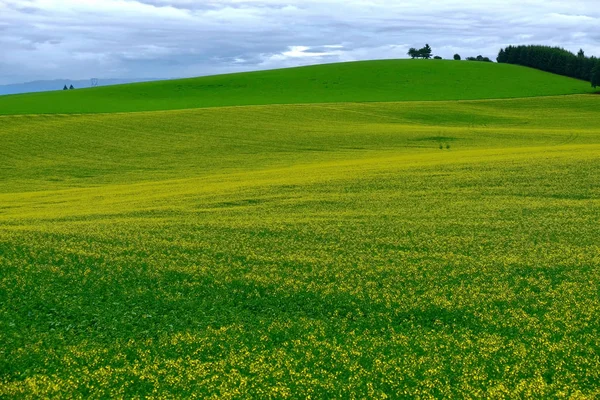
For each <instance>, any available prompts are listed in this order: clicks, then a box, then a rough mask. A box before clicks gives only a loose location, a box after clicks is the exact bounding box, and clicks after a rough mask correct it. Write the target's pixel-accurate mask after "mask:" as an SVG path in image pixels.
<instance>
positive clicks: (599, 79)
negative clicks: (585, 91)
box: [592, 61, 600, 89]
mask: <svg viewBox="0 0 600 400" xmlns="http://www.w3.org/2000/svg"><path fill="white" fill-rule="evenodd" d="M598 86H600V61H597V62H596V66H595V67H594V68H593V69H592V87H593V88H594V89H596V88H597V87H598Z"/></svg>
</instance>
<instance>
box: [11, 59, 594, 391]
mask: <svg viewBox="0 0 600 400" xmlns="http://www.w3.org/2000/svg"><path fill="white" fill-rule="evenodd" d="M478 65H479V64H478ZM599 106H600V97H598V96H586V95H581V96H561V97H548V98H530V99H518V100H486V101H464V102H414V103H369V104H351V103H335V104H312V105H310V104H306V105H263V106H250V107H225V108H211V109H197V110H184V111H160V112H141V113H120V114H88V115H14V116H4V117H0V140H1V141H2V143H3V145H2V146H1V147H0V159H1V160H2V163H0V266H1V268H0V343H2V348H1V350H0V397H24V398H31V397H86V398H87V397H92V398H104V397H126V398H132V397H135V396H141V397H157V398H158V397H161V398H168V397H179V398H181V397H194V396H196V397H204V398H209V397H212V398H240V397H255V398H269V397H272V398H290V397H299V396H302V397H304V396H312V397H315V398H325V397H341V398H351V397H353V396H354V397H356V398H385V396H392V397H393V396H406V397H422V398H433V397H435V398H441V397H454V398H468V397H472V398H485V397H491V398H527V397H533V398H548V397H566V398H568V397H574V398H594V397H597V396H600V385H599V384H598V382H600V363H599V362H598V360H599V359H600V339H599V337H598V334H597V333H598V331H599V330H600V321H599V320H598V318H597V316H598V315H599V313H600V297H599V293H598V287H600V269H599V268H600V243H599V241H598V235H597V233H598V229H597V228H598V218H599V216H600V201H599V200H598V199H599V198H600V184H599V181H598V179H597V177H598V176H600V127H599V126H598V120H599V119H598V109H599Z"/></svg>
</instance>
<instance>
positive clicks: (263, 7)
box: [0, 0, 600, 85]
mask: <svg viewBox="0 0 600 400" xmlns="http://www.w3.org/2000/svg"><path fill="white" fill-rule="evenodd" d="M598 1H599V0H560V1H555V0H462V1H458V0H435V1H433V0H419V1H412V0H407V1H401V0H303V1H297V0H0V85H2V84H10V83H19V82H26V81H32V80H44V79H62V78H68V79H88V78H92V77H96V78H148V77H152V78H176V77H191V76H200V75H209V74H218V73H228V72H238V71H250V70H257V69H271V68H280V67H288V66H298V65H309V64H317V63H325V62H338V61H355V60H368V59H388V58H406V57H407V55H406V52H407V51H408V49H409V48H410V47H422V46H423V45H425V43H428V44H430V45H431V47H432V48H433V52H434V54H435V55H439V56H442V57H444V58H451V57H452V56H453V55H454V54H455V53H459V54H461V55H462V56H463V58H464V57H467V56H477V55H479V54H481V55H483V56H487V57H490V58H492V59H495V58H496V55H497V54H498V50H499V49H500V48H502V47H505V46H507V45H509V44H545V45H551V46H560V47H564V48H566V49H568V50H571V51H574V52H576V51H577V50H579V48H583V49H584V50H585V51H586V54H587V55H596V56H600V29H599V27H600V7H598Z"/></svg>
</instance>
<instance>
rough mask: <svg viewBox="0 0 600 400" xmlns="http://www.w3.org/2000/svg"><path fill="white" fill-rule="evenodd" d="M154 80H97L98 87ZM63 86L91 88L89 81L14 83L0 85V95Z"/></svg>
mask: <svg viewBox="0 0 600 400" xmlns="http://www.w3.org/2000/svg"><path fill="white" fill-rule="evenodd" d="M156 80H158V78H139V79H98V86H110V85H121V84H125V83H136V82H150V81H156ZM65 85H67V87H69V86H71V85H73V87H74V88H75V89H80V88H89V87H91V86H92V81H91V79H80V80H72V79H53V80H41V81H32V82H25V83H14V84H10V85H0V95H5V94H19V93H32V92H49V91H52V90H62V89H63V87H64V86H65Z"/></svg>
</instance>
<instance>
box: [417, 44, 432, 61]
mask: <svg viewBox="0 0 600 400" xmlns="http://www.w3.org/2000/svg"><path fill="white" fill-rule="evenodd" d="M431 53H432V50H431V46H429V44H426V45H425V47H423V48H422V49H420V50H419V55H420V56H421V57H423V58H425V59H427V60H429V59H430V58H431Z"/></svg>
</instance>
